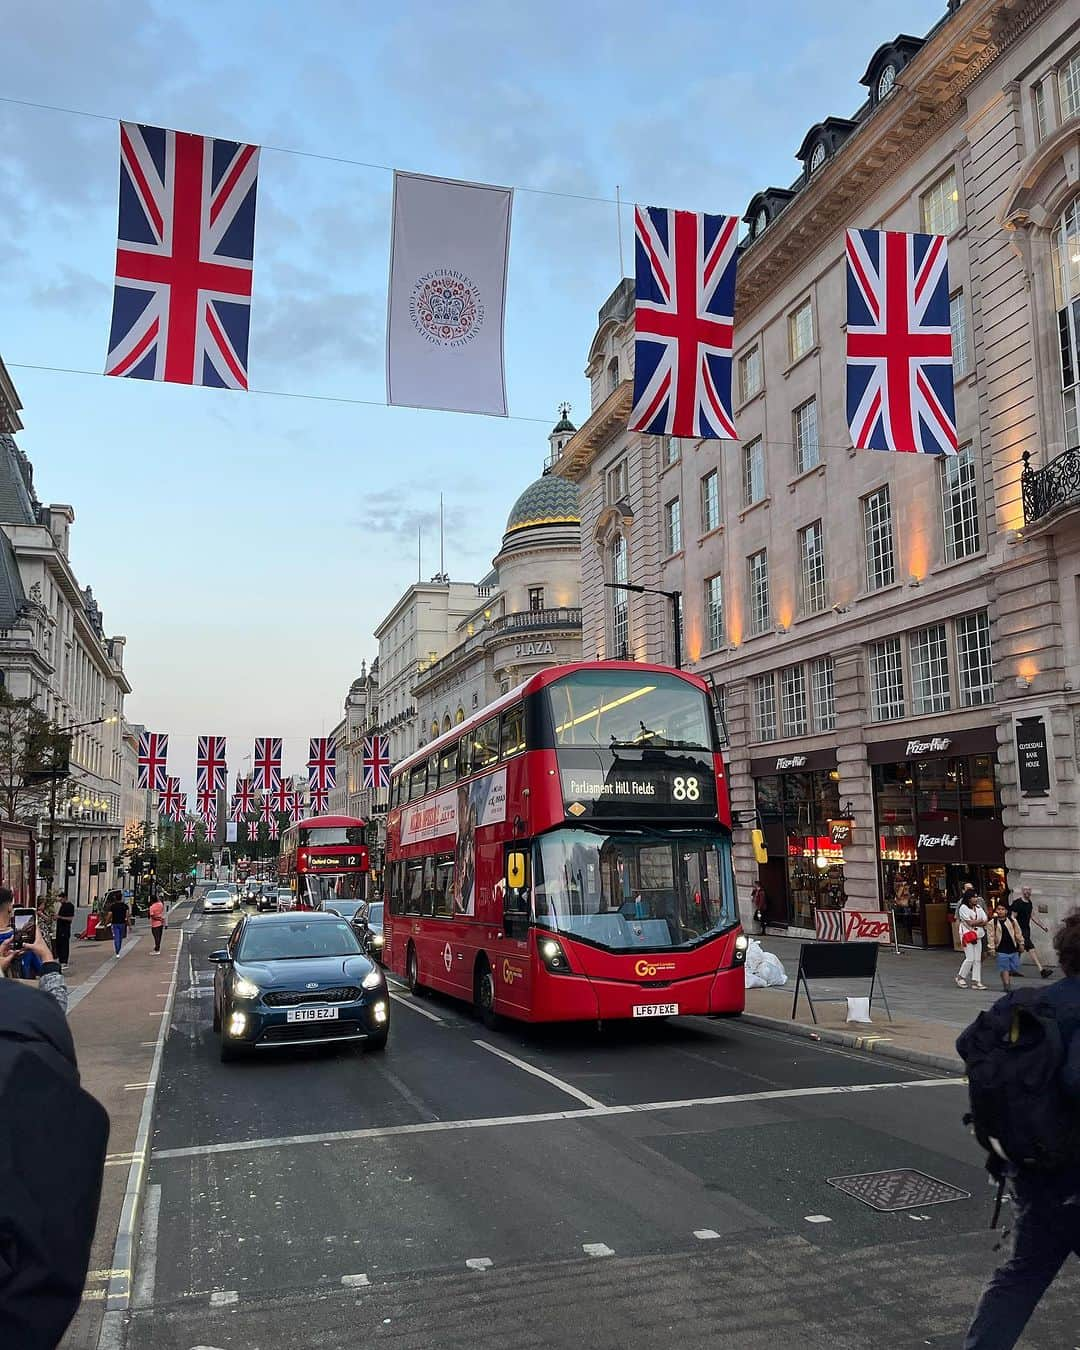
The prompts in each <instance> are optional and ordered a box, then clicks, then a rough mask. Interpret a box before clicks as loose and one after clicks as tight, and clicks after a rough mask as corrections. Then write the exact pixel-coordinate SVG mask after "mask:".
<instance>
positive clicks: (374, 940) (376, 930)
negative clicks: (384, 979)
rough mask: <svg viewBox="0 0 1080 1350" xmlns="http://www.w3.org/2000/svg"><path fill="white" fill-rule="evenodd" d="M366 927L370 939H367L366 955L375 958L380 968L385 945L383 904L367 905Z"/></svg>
mask: <svg viewBox="0 0 1080 1350" xmlns="http://www.w3.org/2000/svg"><path fill="white" fill-rule="evenodd" d="M367 925H368V932H369V933H370V935H371V936H370V937H369V938H368V954H369V955H370V956H372V957H374V958H375V960H376V961H378V963H379V965H380V966H381V965H382V963H383V947H384V946H385V945H386V934H385V933H384V932H383V902H382V901H381V900H373V901H372V902H371V904H370V905H368V911H367Z"/></svg>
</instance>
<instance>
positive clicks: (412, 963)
mask: <svg viewBox="0 0 1080 1350" xmlns="http://www.w3.org/2000/svg"><path fill="white" fill-rule="evenodd" d="M405 982H406V983H407V984H408V986H409V993H410V994H422V993H423V992H424V986H423V985H422V984H421V983H420V963H419V961H418V960H417V959H416V948H415V947H414V946H413V945H412V943H411V942H410V943H409V955H408V957H407V958H406V960H405Z"/></svg>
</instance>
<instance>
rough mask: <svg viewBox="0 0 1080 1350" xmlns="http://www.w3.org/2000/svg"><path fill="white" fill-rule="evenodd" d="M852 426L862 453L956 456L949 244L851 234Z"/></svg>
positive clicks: (931, 237) (938, 238) (923, 237)
mask: <svg viewBox="0 0 1080 1350" xmlns="http://www.w3.org/2000/svg"><path fill="white" fill-rule="evenodd" d="M847 417H848V426H849V427H850V429H851V443H852V445H854V447H855V448H856V449H857V450H898V451H904V452H909V453H915V454H923V455H955V454H956V452H957V435H956V403H955V400H954V397H953V371H952V334H951V329H950V326H949V262H948V245H947V243H946V240H945V238H944V237H943V236H942V235H939V234H902V233H900V232H899V231H895V230H848V232H847Z"/></svg>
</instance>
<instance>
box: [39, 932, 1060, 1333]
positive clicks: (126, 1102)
mask: <svg viewBox="0 0 1080 1350" xmlns="http://www.w3.org/2000/svg"><path fill="white" fill-rule="evenodd" d="M232 922H233V920H232V919H231V918H230V917H229V916H224V915H221V916H219V915H214V916H205V917H203V916H202V915H198V914H196V915H195V916H193V917H191V918H190V919H187V920H185V921H184V923H183V925H182V926H183V927H184V928H185V929H186V930H187V931H186V932H185V933H184V938H183V950H182V952H181V956H180V960H179V963H178V964H177V966H176V970H177V980H176V988H175V993H174V995H173V997H172V1000H171V1006H170V1012H169V1015H168V1017H167V1019H165V1020H166V1032H167V1034H166V1035H165V1037H164V1039H163V1042H162V1048H161V1056H160V1062H159V1069H160V1076H159V1077H158V1080H157V1085H156V1091H155V1090H151V1091H153V1093H154V1095H153V1096H152V1098H148V1097H147V1096H146V1092H147V1090H146V1089H144V1090H143V1091H139V1090H137V1089H132V1090H130V1091H129V1090H128V1088H127V1086H126V1085H127V1084H130V1083H138V1082H140V1081H144V1080H145V1079H146V1076H147V1075H148V1074H151V1076H152V1065H153V1061H154V1051H155V1047H154V1044H153V1042H154V1038H155V1034H156V1031H157V1028H158V1024H159V1023H160V1022H161V1021H162V1014H161V1012H160V1011H158V1012H156V1013H155V1011H154V1009H155V1008H157V1007H159V1006H161V1007H163V1006H166V1005H169V1004H170V999H169V990H168V987H167V986H168V982H169V978H170V975H171V971H172V969H173V964H174V960H175V946H172V955H171V956H163V957H160V958H150V957H149V956H148V955H147V954H146V951H145V948H146V947H147V946H148V945H149V944H148V941H147V942H146V943H144V944H143V945H142V947H139V946H136V947H135V948H132V949H131V951H130V952H129V953H128V954H126V955H125V956H124V958H123V959H122V960H121V961H119V962H114V963H113V967H112V968H111V969H109V970H108V973H107V974H106V975H104V976H103V977H102V978H101V980H100V981H99V982H98V984H97V985H96V986H95V987H94V989H93V990H92V992H90V993H89V994H87V995H86V996H85V997H84V998H83V999H82V1000H81V1001H80V1003H79V1004H78V1006H77V1007H76V1009H75V1010H74V1012H73V1014H72V1024H73V1028H74V1030H75V1035H76V1042H77V1044H78V1047H79V1053H80V1064H81V1067H82V1071H83V1078H84V1082H85V1083H86V1085H87V1086H88V1087H89V1088H90V1089H91V1090H92V1091H94V1092H95V1093H96V1095H98V1096H99V1097H101V1098H102V1099H103V1100H106V1105H107V1106H108V1107H109V1109H110V1112H112V1111H113V1110H114V1109H115V1110H116V1111H117V1112H118V1115H117V1116H116V1117H114V1126H113V1130H114V1134H113V1138H112V1140H111V1142H110V1158H111V1159H116V1160H117V1161H118V1166H116V1167H115V1168H110V1169H108V1170H107V1181H106V1191H107V1194H106V1199H105V1202H104V1203H103V1207H102V1219H101V1225H100V1229H101V1231H100V1233H99V1241H98V1249H97V1250H96V1251H95V1256H94V1262H93V1265H94V1276H95V1278H94V1280H92V1281H91V1283H90V1285H89V1286H88V1298H87V1300H86V1303H85V1304H84V1308H83V1310H82V1311H81V1312H80V1316H79V1318H78V1319H77V1322H76V1324H75V1326H73V1328H72V1331H71V1333H69V1338H68V1339H67V1340H66V1341H65V1343H64V1344H65V1346H74V1345H78V1346H80V1347H82V1346H85V1347H87V1350H114V1348H116V1350H120V1348H125V1350H193V1348H194V1347H203V1350H285V1348H286V1347H288V1350H296V1348H297V1347H309V1346H310V1347H327V1348H329V1347H335V1350H336V1348H337V1347H342V1346H346V1345H348V1346H352V1345H361V1344H367V1343H369V1342H370V1343H378V1344H385V1345H386V1346H388V1347H394V1348H395V1350H412V1347H415V1348H416V1350H443V1348H444V1347H445V1348H446V1350H456V1348H457V1347H463V1348H464V1347H468V1350H487V1348H488V1347H491V1348H492V1350H494V1347H499V1350H505V1346H506V1345H507V1344H513V1345H514V1346H515V1350H516V1348H517V1347H528V1348H531V1347H541V1346H545V1347H546V1346H552V1347H577V1346H582V1345H588V1346H590V1347H598V1348H599V1350H607V1347H610V1348H611V1350H638V1348H639V1347H640V1350H655V1348H656V1347H657V1346H658V1345H660V1344H677V1345H679V1346H680V1350H682V1347H692V1348H693V1347H699V1346H700V1347H702V1348H703V1350H704V1347H705V1346H708V1347H710V1348H711V1350H714V1348H715V1347H721V1348H724V1347H732V1350H734V1348H735V1347H738V1348H739V1350H744V1347H757V1346H762V1347H764V1346H768V1347H769V1350H775V1347H776V1346H777V1345H778V1344H790V1343H792V1342H795V1341H797V1342H798V1343H799V1345H800V1347H802V1348H803V1350H816V1347H822V1350H824V1348H825V1347H828V1348H829V1350H848V1348H849V1347H850V1350H866V1347H868V1346H870V1345H873V1346H874V1347H883V1348H884V1350H894V1347H895V1348H896V1350H901V1348H906V1347H914V1346H925V1345H930V1346H938V1347H959V1346H960V1343H961V1339H962V1331H963V1328H964V1326H965V1325H966V1322H967V1319H968V1318H969V1316H970V1313H971V1309H972V1308H973V1306H974V1302H975V1299H976V1297H977V1294H978V1291H979V1288H980V1287H981V1284H982V1282H983V1281H984V1279H985V1277H986V1275H987V1274H988V1273H989V1271H990V1269H991V1268H992V1266H993V1265H994V1264H995V1262H996V1260H997V1259H998V1257H997V1256H996V1255H995V1252H994V1246H995V1242H996V1241H997V1240H998V1238H999V1236H1000V1235H995V1234H991V1233H990V1232H989V1231H988V1223H989V1216H990V1210H991V1200H992V1192H991V1190H990V1188H989V1186H988V1185H987V1182H986V1179H985V1174H984V1172H983V1170H982V1166H981V1161H982V1160H981V1157H980V1156H979V1153H978V1150H977V1149H976V1147H975V1146H974V1144H973V1142H972V1141H971V1139H970V1137H969V1136H968V1135H967V1133H966V1131H965V1130H964V1128H963V1126H962V1125H961V1120H960V1118H961V1116H962V1114H963V1111H964V1108H965V1105H966V1092H965V1089H964V1086H963V1083H962V1080H961V1079H960V1078H959V1077H957V1076H955V1075H953V1074H949V1073H945V1072H942V1071H939V1070H934V1069H932V1068H929V1067H924V1066H919V1065H916V1064H913V1063H902V1062H900V1061H898V1060H892V1059H887V1058H884V1057H881V1056H879V1055H878V1054H870V1053H865V1052H862V1051H859V1050H855V1049H851V1048H846V1047H842V1046H838V1045H831V1044H828V1043H826V1042H825V1041H811V1040H809V1039H807V1038H806V1037H805V1036H802V1037H801V1036H799V1035H792V1034H791V1031H790V1029H789V1028H788V1027H787V1026H786V1025H785V1026H784V1027H783V1028H782V1029H779V1028H777V1027H774V1026H771V1025H760V1024H755V1023H752V1022H750V1021H749V1020H747V1019H740V1020H725V1021H712V1020H708V1019H704V1018H680V1019H672V1020H671V1021H665V1022H662V1023H659V1024H657V1023H650V1024H648V1025H645V1026H641V1025H634V1024H626V1025H618V1026H612V1027H608V1028H606V1029H605V1030H604V1031H602V1032H599V1031H597V1030H596V1029H595V1028H593V1027H580V1026H570V1027H561V1026H556V1027H534V1028H529V1027H522V1026H517V1025H510V1026H508V1027H506V1028H503V1029H500V1030H499V1031H496V1032H488V1031H485V1030H484V1029H483V1028H482V1027H481V1026H480V1025H479V1024H478V1023H477V1022H476V1021H474V1020H473V1018H472V1017H471V1015H470V1013H469V1010H468V1009H467V1008H466V1007H464V1006H463V1005H461V1004H458V1003H456V1002H454V1001H453V1000H451V999H447V998H442V997H439V996H428V997H426V998H423V999H417V998H413V997H412V996H410V995H409V994H408V993H407V991H406V990H404V989H403V988H402V987H401V986H400V985H398V984H397V983H396V982H394V984H393V985H392V989H393V1004H392V1016H391V1032H390V1044H389V1046H388V1048H387V1050H386V1051H385V1053H383V1054H365V1053H363V1052H358V1051H355V1050H353V1049H351V1048H348V1047H344V1046H334V1047H328V1048H326V1049H317V1050H310V1049H308V1050H305V1049H300V1048H289V1049H285V1050H282V1051H280V1052H275V1053H274V1054H273V1055H269V1056H260V1057H256V1058H255V1059H253V1060H249V1061H241V1062H240V1063H236V1064H227V1065H225V1064H222V1063H220V1061H219V1058H218V1054H217V1044H216V1037H214V1035H213V1034H212V1032H211V1027H210V1021H211V1001H212V997H211V982H212V974H211V972H212V967H210V966H209V964H208V963H207V960H206V957H207V954H208V953H209V952H210V951H212V950H214V948H216V947H219V946H221V945H222V942H223V939H224V937H225V936H226V934H227V933H228V931H229V929H230V927H231V925H232ZM179 927H180V925H176V926H174V928H173V929H172V931H171V932H170V935H169V937H168V938H167V942H169V943H170V944H175V942H176V940H177V939H178V937H179ZM781 941H782V940H781ZM766 945H767V946H768V947H769V948H771V949H773V950H777V951H778V952H780V954H781V959H783V960H784V961H785V964H786V965H788V967H789V969H790V970H791V971H792V973H793V971H794V963H793V962H792V961H791V960H790V957H789V955H788V953H787V952H781V948H780V942H778V941H776V940H774V939H772V938H770V939H769V940H768V942H767V944H766ZM790 950H791V952H792V953H794V950H795V948H794V945H792V946H791V948H790ZM931 956H933V957H936V954H932V953H926V954H922V953H920V954H918V955H917V956H914V957H912V958H910V960H911V964H910V965H905V966H904V967H903V969H902V970H901V969H900V963H903V962H904V961H905V959H906V958H904V957H899V958H893V959H894V960H895V961H896V963H897V969H896V970H895V971H893V972H892V978H891V979H890V980H889V983H888V984H887V988H888V992H889V997H890V1001H892V1002H893V1004H894V1010H897V1009H898V1008H899V1007H900V1006H903V1007H904V1008H905V1012H904V1013H903V1016H902V1019H898V1021H899V1020H903V1022H904V1023H905V1024H906V1023H907V1022H909V1021H910V1022H911V1023H913V1024H916V1023H917V1024H919V1025H923V1026H925V1025H928V1024H929V1022H930V1019H928V1018H925V1017H922V1018H920V1017H917V1016H915V1015H914V1010H915V1009H917V1008H919V1007H920V1004H919V999H918V992H917V986H918V984H919V982H920V981H922V982H923V984H924V985H925V986H926V987H927V988H928V987H930V985H931V983H933V982H934V981H935V980H936V979H937V975H938V973H939V972H938V971H937V965H936V964H935V963H928V964H926V965H925V966H923V965H922V964H921V963H922V962H923V961H924V958H925V957H931ZM79 959H80V954H79V953H76V957H75V962H76V963H77V962H78V961H79ZM885 969H886V978H887V979H889V975H890V967H889V966H886V967H885ZM945 969H946V967H945V965H944V963H941V970H942V971H944V970H945ZM909 986H910V987H909ZM934 987H935V988H936V987H937V986H936V984H935V985H934ZM894 989H895V998H894ZM761 992H762V993H765V994H773V993H774V992H776V991H761ZM943 992H944V993H945V994H946V995H949V996H950V997H951V993H952V992H955V993H957V994H960V993H962V992H965V991H959V990H956V989H955V986H951V990H950V989H949V988H944V989H943ZM779 994H780V997H781V998H782V999H783V1000H784V1002H785V1004H786V1007H785V1012H786V1013H787V1014H789V1013H790V1003H791V994H790V991H786V992H785V991H779ZM975 997H978V998H986V999H988V998H989V995H985V996H983V995H978V994H976V995H975ZM897 1000H900V1003H899V1004H898V1003H897ZM909 1000H910V1002H909ZM926 1002H927V995H926V993H925V989H924V994H923V1005H922V1011H924V1012H925V1011H926V1006H925V1005H926ZM118 1008H122V1009H125V1010H126V1012H127V1013H128V1014H129V1015H128V1016H126V1017H122V1018H119V1019H118V1018H117V1015H116V1014H117V1009H118ZM969 1008H974V1004H973V1003H970V1004H960V1005H959V1006H958V1007H953V1006H952V1004H950V1005H949V1006H948V1007H945V1008H944V1009H943V1016H948V1017H951V1018H953V1019H954V1020H957V1021H959V1020H962V1019H964V1015H965V1014H966V1013H967V1012H968V1009H969ZM757 1015H763V1014H752V1016H757ZM876 1016H877V1014H876V1012H875V1019H876ZM140 1019H143V1021H144V1022H145V1027H143V1026H141V1025H140ZM875 1025H876V1022H875ZM939 1025H940V1026H941V1027H946V1026H947V1025H948V1024H947V1023H946V1022H945V1021H942V1022H941V1023H940V1024H939ZM95 1028H96V1030H95ZM943 1034H944V1033H943ZM948 1034H952V1035H955V1029H954V1028H952V1027H949V1032H948ZM136 1038H138V1039H136ZM144 1041H145V1042H146V1044H143V1042H144ZM132 1099H134V1100H132ZM147 1100H151V1101H152V1108H153V1123H152V1130H151V1131H150V1133H149V1135H148V1138H147V1147H148V1155H149V1156H148V1162H147V1167H146V1170H145V1175H143V1174H141V1173H140V1175H139V1181H140V1184H142V1183H145V1185H144V1186H143V1194H142V1200H141V1215H140V1223H139V1245H138V1252H137V1257H136V1260H135V1261H134V1263H133V1273H132V1276H131V1280H130V1289H129V1296H127V1295H124V1296H121V1295H120V1294H119V1292H118V1291H119V1290H120V1289H121V1288H122V1287H124V1286H125V1283H126V1275H125V1273H124V1272H123V1271H121V1272H120V1274H119V1275H117V1274H115V1273H113V1274H111V1275H110V1274H109V1271H110V1269H111V1262H112V1259H113V1258H112V1253H113V1251H114V1249H115V1247H116V1228H117V1223H118V1221H119V1219H120V1214H121V1210H122V1209H123V1206H124V1192H125V1188H126V1187H127V1186H128V1183H129V1182H130V1179H131V1169H130V1166H128V1167H125V1166H124V1165H123V1160H124V1159H125V1157H126V1155H125V1154H123V1153H122V1152H121V1150H123V1149H127V1150H131V1149H132V1148H133V1147H134V1141H135V1139H136V1136H137V1133H138V1119H137V1118H138V1117H139V1116H141V1115H145V1104H146V1101H147ZM129 1161H130V1160H129ZM894 1169H913V1170H914V1171H915V1172H917V1173H922V1174H925V1176H926V1177H929V1178H931V1179H932V1181H931V1182H930V1183H927V1184H926V1186H925V1189H922V1190H920V1187H921V1186H922V1185H923V1183H921V1182H920V1181H919V1178H918V1177H917V1176H916V1177H914V1178H912V1177H908V1178H906V1179H905V1178H898V1179H896V1180H895V1181H893V1182H891V1183H889V1185H890V1188H891V1194H892V1195H893V1196H894V1198H898V1201H899V1202H901V1203H903V1204H904V1205H905V1207H904V1208H902V1209H897V1210H895V1211H893V1212H888V1211H883V1210H877V1209H874V1208H871V1207H869V1206H868V1205H867V1204H864V1203H863V1202H862V1201H861V1200H859V1199H857V1198H855V1197H854V1196H852V1195H850V1194H848V1193H845V1192H844V1191H843V1190H841V1189H839V1188H837V1187H836V1186H834V1185H831V1184H830V1179H832V1180H834V1181H835V1180H837V1179H839V1178H845V1177H849V1176H851V1175H853V1174H857V1175H864V1174H870V1173H876V1172H882V1171H890V1170H894ZM110 1173H115V1174H116V1180H115V1181H114V1180H113V1178H112V1177H111V1176H110ZM912 1186H914V1189H911V1187H912ZM943 1187H944V1188H951V1189H948V1190H945V1189H943ZM129 1207H130V1206H129ZM1006 1212H1007V1209H1006ZM129 1264H130V1263H129ZM1059 1286H1060V1288H1054V1289H1052V1290H1051V1291H1050V1293H1049V1294H1048V1295H1047V1297H1046V1298H1045V1299H1044V1301H1043V1304H1042V1305H1041V1307H1040V1308H1039V1310H1038V1312H1037V1313H1036V1317H1035V1319H1034V1320H1033V1322H1032V1324H1031V1329H1030V1332H1029V1334H1028V1336H1027V1337H1026V1338H1025V1339H1024V1340H1023V1341H1022V1342H1021V1345H1022V1346H1024V1347H1027V1350H1051V1348H1052V1350H1060V1347H1063V1346H1064V1347H1069V1346H1073V1345H1075V1344H1076V1338H1075V1335H1074V1332H1075V1309H1074V1308H1073V1307H1072V1306H1070V1300H1069V1299H1068V1297H1067V1293H1068V1286H1067V1277H1063V1278H1062V1280H1060V1281H1059ZM110 1287H111V1288H112V1289H113V1295H112V1299H111V1301H112V1303H113V1304H114V1305H116V1310H115V1311H113V1312H111V1313H110V1314H109V1316H108V1317H107V1318H106V1319H105V1321H104V1322H102V1318H101V1313H102V1311H103V1309H104V1305H105V1302H106V1299H105V1297H104V1295H105V1292H106V1291H107V1290H108V1289H109V1288H110ZM121 1305H126V1306H123V1307H121Z"/></svg>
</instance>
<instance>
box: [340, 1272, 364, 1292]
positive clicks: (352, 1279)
mask: <svg viewBox="0 0 1080 1350" xmlns="http://www.w3.org/2000/svg"><path fill="white" fill-rule="evenodd" d="M341 1283H342V1284H343V1285H344V1286H345V1287H346V1289H366V1288H367V1287H368V1285H369V1284H370V1283H371V1281H370V1280H369V1279H368V1277H367V1276H366V1275H342V1277H341Z"/></svg>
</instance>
